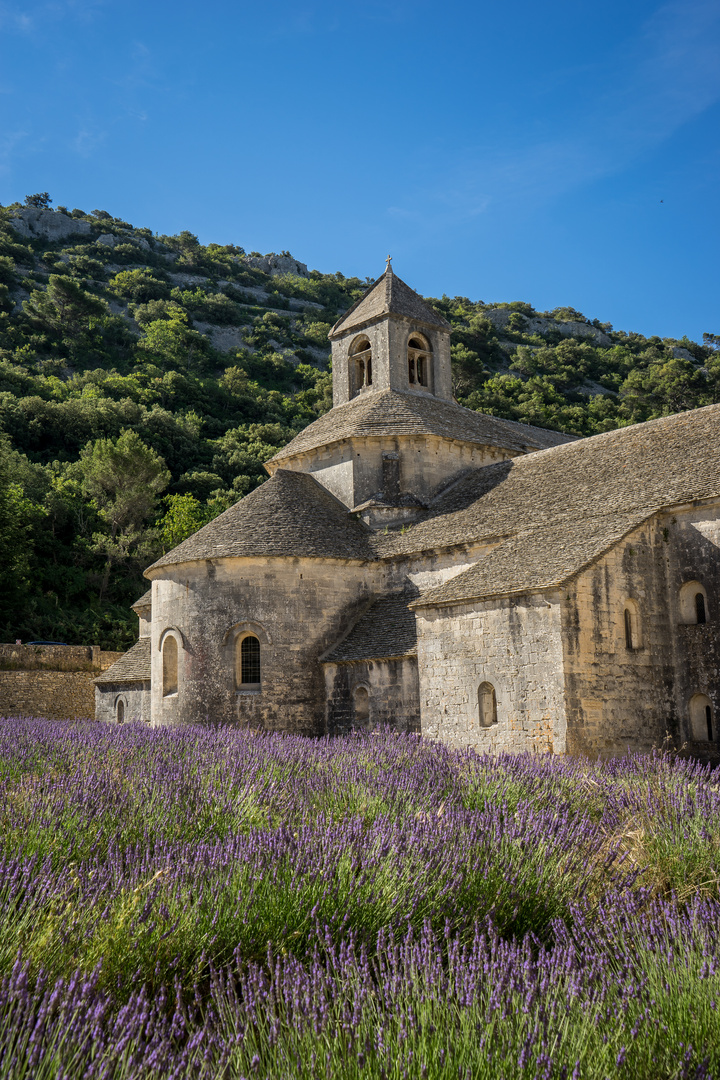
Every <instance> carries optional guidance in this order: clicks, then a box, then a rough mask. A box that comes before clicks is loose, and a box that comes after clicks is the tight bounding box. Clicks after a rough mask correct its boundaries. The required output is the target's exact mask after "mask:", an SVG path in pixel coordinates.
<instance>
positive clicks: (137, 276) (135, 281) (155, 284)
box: [108, 266, 170, 304]
mask: <svg viewBox="0 0 720 1080" xmlns="http://www.w3.org/2000/svg"><path fill="white" fill-rule="evenodd" d="M108 289H109V290H110V292H111V293H114V295H115V296H119V297H121V298H122V299H123V300H132V301H134V302H135V303H137V304H146V303H147V302H148V300H164V299H166V298H167V297H168V296H169V295H170V286H169V285H168V284H167V282H165V281H162V280H161V279H160V278H158V277H156V276H155V275H154V274H153V272H152V270H150V269H149V268H148V267H147V266H146V267H144V268H143V269H141V270H138V269H135V270H120V271H119V273H117V274H115V276H114V277H112V278H110V281H109V282H108Z"/></svg>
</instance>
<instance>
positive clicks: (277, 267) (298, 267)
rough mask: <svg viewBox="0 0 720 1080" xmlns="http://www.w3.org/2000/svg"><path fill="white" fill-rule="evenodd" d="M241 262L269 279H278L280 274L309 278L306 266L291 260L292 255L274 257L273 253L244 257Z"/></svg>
mask: <svg viewBox="0 0 720 1080" xmlns="http://www.w3.org/2000/svg"><path fill="white" fill-rule="evenodd" d="M243 261H244V262H246V263H247V265H248V266H252V267H254V269H255V270H262V272H263V273H264V274H270V276H271V277H279V276H280V275H281V274H292V275H294V277H309V273H308V268H307V266H306V264H305V263H301V262H298V261H297V259H293V257H292V255H276V254H275V253H274V252H272V253H271V254H270V255H259V256H258V255H246V256H245V259H244V260H243Z"/></svg>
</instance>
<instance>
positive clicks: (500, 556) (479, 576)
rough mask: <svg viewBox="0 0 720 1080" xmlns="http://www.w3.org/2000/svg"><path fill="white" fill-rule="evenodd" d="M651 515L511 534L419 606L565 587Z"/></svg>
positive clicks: (416, 604)
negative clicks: (583, 569)
mask: <svg viewBox="0 0 720 1080" xmlns="http://www.w3.org/2000/svg"><path fill="white" fill-rule="evenodd" d="M645 520H647V514H645V513H644V512H642V511H640V512H638V513H635V514H611V515H608V516H604V517H594V518H585V519H583V520H582V521H579V522H578V521H564V522H560V523H557V524H555V525H551V526H549V527H548V528H546V529H532V530H530V531H528V532H524V533H521V534H519V535H518V536H511V537H510V538H509V539H507V540H505V541H504V542H503V543H501V544H499V545H498V546H497V547H495V548H493V549H492V550H491V551H490V552H489V553H488V554H487V555H485V556H484V557H483V558H481V559H480V560H479V561H478V562H477V563H475V565H474V566H471V567H470V569H469V570H465V571H463V573H462V574H458V575H457V576H456V577H454V578H451V579H450V581H446V582H445V583H444V584H443V585H439V586H437V588H434V589H430V590H429V591H428V592H426V593H424V594H423V595H422V597H420V599H418V600H416V601H415V602H414V604H413V606H414V607H418V608H420V607H434V606H440V605H444V604H451V603H462V602H463V601H469V600H481V599H484V598H486V597H489V596H504V595H512V594H517V593H522V592H534V591H536V590H538V589H547V588H551V587H553V586H557V585H561V584H562V583H563V582H564V581H567V580H568V578H570V577H572V576H573V575H574V574H576V573H577V572H578V571H579V570H581V569H582V568H583V567H584V566H587V565H588V563H591V562H592V561H593V560H594V559H596V558H598V557H599V556H600V555H602V554H604V552H605V551H608V550H609V549H610V548H611V547H613V545H614V544H616V543H618V542H619V541H620V540H622V538H623V536H625V535H627V533H628V532H630V531H631V530H632V529H634V528H636V527H637V526H638V525H640V524H642V522H643V521H645Z"/></svg>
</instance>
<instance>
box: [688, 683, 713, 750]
mask: <svg viewBox="0 0 720 1080" xmlns="http://www.w3.org/2000/svg"><path fill="white" fill-rule="evenodd" d="M690 727H691V730H692V737H693V739H695V740H696V741H697V742H712V741H713V736H714V723H713V707H712V702H711V701H710V698H709V697H708V696H707V694H693V696H692V697H691V698H690Z"/></svg>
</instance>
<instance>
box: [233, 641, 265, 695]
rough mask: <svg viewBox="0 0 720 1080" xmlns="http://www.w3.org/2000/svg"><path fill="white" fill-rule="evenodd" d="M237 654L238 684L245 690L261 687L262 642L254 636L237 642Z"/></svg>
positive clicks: (236, 675)
mask: <svg viewBox="0 0 720 1080" xmlns="http://www.w3.org/2000/svg"><path fill="white" fill-rule="evenodd" d="M236 650H237V651H236V654H235V680H236V684H237V685H238V686H239V687H241V688H242V689H244V690H247V689H249V688H250V687H258V686H259V685H260V642H259V640H258V639H257V638H256V637H255V635H254V634H246V635H245V636H244V637H240V638H238V640H237V645H236Z"/></svg>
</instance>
